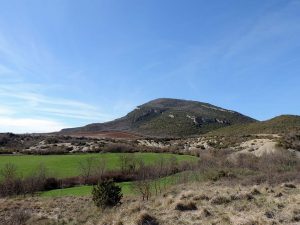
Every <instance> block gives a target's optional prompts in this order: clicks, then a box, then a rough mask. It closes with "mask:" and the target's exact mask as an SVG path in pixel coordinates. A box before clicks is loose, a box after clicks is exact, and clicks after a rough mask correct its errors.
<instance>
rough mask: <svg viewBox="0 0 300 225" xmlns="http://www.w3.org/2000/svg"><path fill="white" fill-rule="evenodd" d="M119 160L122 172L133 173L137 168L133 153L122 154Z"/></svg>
mask: <svg viewBox="0 0 300 225" xmlns="http://www.w3.org/2000/svg"><path fill="white" fill-rule="evenodd" d="M119 161H120V168H121V173H122V174H129V173H133V172H134V171H135V170H136V158H135V156H134V155H133V154H120V155H119Z"/></svg>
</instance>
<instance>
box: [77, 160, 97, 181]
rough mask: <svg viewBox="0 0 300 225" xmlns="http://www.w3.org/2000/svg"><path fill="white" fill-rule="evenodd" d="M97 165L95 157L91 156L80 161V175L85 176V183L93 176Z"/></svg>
mask: <svg viewBox="0 0 300 225" xmlns="http://www.w3.org/2000/svg"><path fill="white" fill-rule="evenodd" d="M94 166H95V158H93V157H89V158H86V159H85V160H82V161H80V162H79V163H78V169H79V173H80V176H81V177H82V178H83V183H84V184H87V182H88V180H89V178H90V177H91V176H92V173H93V169H94Z"/></svg>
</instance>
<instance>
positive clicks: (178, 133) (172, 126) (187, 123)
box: [60, 98, 256, 137]
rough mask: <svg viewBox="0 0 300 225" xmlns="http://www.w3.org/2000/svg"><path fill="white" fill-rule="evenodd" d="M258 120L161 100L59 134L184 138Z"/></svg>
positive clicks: (199, 104)
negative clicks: (118, 133)
mask: <svg viewBox="0 0 300 225" xmlns="http://www.w3.org/2000/svg"><path fill="white" fill-rule="evenodd" d="M255 121H256V120H254V119H252V118H250V117H248V116H245V115H242V114H240V113H238V112H235V111H231V110H227V109H223V108H220V107H217V106H214V105H211V104H208V103H203V102H197V101H188V100H181V99H170V98H160V99H156V100H153V101H150V102H148V103H145V104H143V105H141V106H138V107H137V108H136V109H134V110H133V111H131V112H130V113H128V114H127V115H126V116H124V117H122V118H120V119H116V120H114V121H110V122H106V123H93V124H89V125H86V126H84V127H78V128H69V129H63V130H62V131H61V132H60V133H62V134H76V133H85V134H86V133H88V132H102V131H124V132H133V133H136V134H140V135H149V136H156V137H169V136H173V137H183V136H189V135H195V134H204V133H207V132H209V131H212V130H215V129H218V128H221V127H227V126H230V125H235V124H245V123H251V122H255Z"/></svg>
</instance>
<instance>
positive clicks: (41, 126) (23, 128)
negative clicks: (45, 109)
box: [0, 116, 66, 133]
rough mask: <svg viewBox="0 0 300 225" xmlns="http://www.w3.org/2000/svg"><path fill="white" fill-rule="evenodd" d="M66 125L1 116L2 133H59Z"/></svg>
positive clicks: (0, 127) (0, 126) (49, 121)
mask: <svg viewBox="0 0 300 225" xmlns="http://www.w3.org/2000/svg"><path fill="white" fill-rule="evenodd" d="M64 127H66V125H65V124H63V123H60V122H57V121H54V120H49V119H34V118H13V117H2V116H0V132H8V131H9V132H14V133H31V132H36V133H38V132H52V131H59V130H61V129H62V128H64Z"/></svg>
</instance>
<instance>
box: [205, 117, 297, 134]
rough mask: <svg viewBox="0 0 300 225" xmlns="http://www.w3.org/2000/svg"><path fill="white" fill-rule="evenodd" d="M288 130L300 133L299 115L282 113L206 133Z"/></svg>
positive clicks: (286, 131) (264, 132)
mask: <svg viewBox="0 0 300 225" xmlns="http://www.w3.org/2000/svg"><path fill="white" fill-rule="evenodd" d="M290 132H299V133H300V116H295V115H282V116H278V117H275V118H273V119H270V120H266V121H262V122H259V121H257V122H254V123H249V124H236V125H233V126H229V127H224V128H220V129H217V130H214V131H211V132H209V133H207V135H224V136H227V135H248V134H283V133H290Z"/></svg>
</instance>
